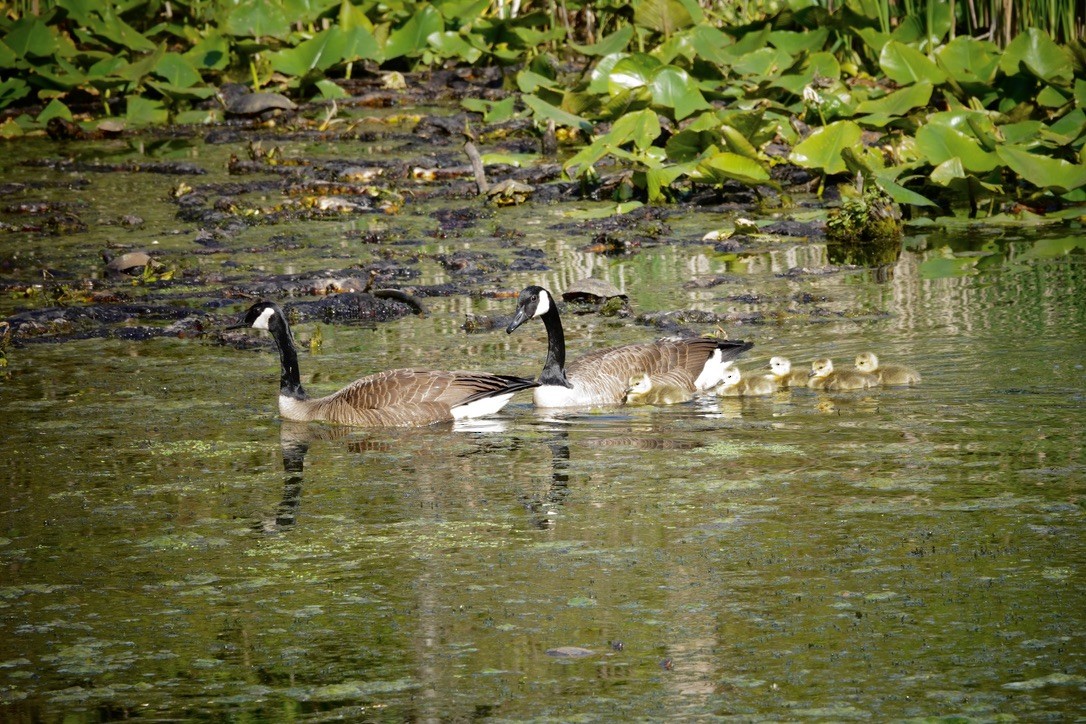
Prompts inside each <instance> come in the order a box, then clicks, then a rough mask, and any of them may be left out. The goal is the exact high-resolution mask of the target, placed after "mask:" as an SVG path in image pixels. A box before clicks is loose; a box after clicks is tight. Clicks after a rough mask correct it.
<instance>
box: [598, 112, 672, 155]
mask: <svg viewBox="0 0 1086 724" xmlns="http://www.w3.org/2000/svg"><path fill="white" fill-rule="evenodd" d="M659 136H660V120H659V119H658V118H657V117H656V113H655V112H653V111H651V110H648V109H645V110H642V111H637V112H636V113H628V114H626V115H625V116H622V117H621V118H619V119H618V120H617V121H615V122H614V124H613V125H612V126H611V130H610V132H609V133H607V135H606V136H605V137H604V140H605V142H606V143H608V144H610V145H611V146H614V147H618V146H621V145H622V144H624V143H628V142H629V141H633V143H634V145H635V146H637V148H639V149H646V148H648V147H649V146H651V145H652V142H653V141H655V140H656V139H657V138H658V137H659Z"/></svg>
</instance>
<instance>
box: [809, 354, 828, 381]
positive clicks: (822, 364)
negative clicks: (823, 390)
mask: <svg viewBox="0 0 1086 724" xmlns="http://www.w3.org/2000/svg"><path fill="white" fill-rule="evenodd" d="M832 372H833V360H831V359H830V358H829V357H820V358H819V359H816V360H815V361H814V362H812V363H811V372H810V374H809V375H807V376H808V377H829V375H830V373H832Z"/></svg>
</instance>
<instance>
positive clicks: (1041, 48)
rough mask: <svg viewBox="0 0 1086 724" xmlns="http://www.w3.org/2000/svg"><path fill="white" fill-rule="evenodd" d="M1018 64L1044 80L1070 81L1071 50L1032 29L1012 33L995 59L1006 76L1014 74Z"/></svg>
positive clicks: (1072, 68)
mask: <svg viewBox="0 0 1086 724" xmlns="http://www.w3.org/2000/svg"><path fill="white" fill-rule="evenodd" d="M1020 65H1021V66H1025V67H1026V68H1027V69H1028V70H1029V71H1030V72H1031V73H1033V74H1034V75H1036V76H1037V77H1038V78H1040V79H1041V80H1043V81H1046V82H1048V83H1059V84H1070V83H1071V80H1072V78H1073V77H1074V58H1073V57H1072V56H1071V51H1069V50H1068V49H1067V48H1062V47H1060V46H1059V45H1056V44H1055V43H1054V42H1052V39H1051V38H1049V37H1048V35H1047V34H1045V33H1044V32H1042V31H1040V30H1037V29H1036V28H1028V29H1027V30H1026V31H1025V32H1024V33H1019V34H1018V35H1017V36H1015V38H1014V40H1012V41H1011V42H1010V45H1008V46H1007V47H1006V49H1004V51H1003V56H1002V57H1001V58H1000V61H999V67H1000V68H1002V69H1003V72H1004V73H1006V74H1007V75H1014V74H1015V73H1017V72H1018V69H1019V66H1020Z"/></svg>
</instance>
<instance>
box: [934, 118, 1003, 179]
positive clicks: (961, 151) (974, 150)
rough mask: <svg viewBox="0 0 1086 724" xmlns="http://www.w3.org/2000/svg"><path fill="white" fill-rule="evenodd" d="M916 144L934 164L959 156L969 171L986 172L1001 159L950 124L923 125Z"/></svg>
mask: <svg viewBox="0 0 1086 724" xmlns="http://www.w3.org/2000/svg"><path fill="white" fill-rule="evenodd" d="M916 145H917V147H918V148H919V149H920V152H921V153H922V154H923V155H924V156H925V157H926V159H927V161H928V162H929V163H931V165H933V166H938V165H939V164H941V163H943V162H944V161H947V160H950V159H953V158H958V159H960V160H961V164H962V166H963V167H964V168H965V169H966V170H967V171H970V172H973V173H984V172H986V171H991V170H992V169H993V168H995V167H996V166H998V165H999V159H998V158H996V157H995V156H993V155H992V154H991V153H988V152H987V151H985V150H984V149H983V148H981V147H980V144H979V143H977V141H976V140H975V139H973V138H971V137H970V136H967V135H965V134H964V133H962V132H961V131H958V130H957V129H955V128H952V127H950V126H943V125H939V124H935V123H929V124H927V125H925V126H921V128H920V129H919V130H918V131H917V132H916Z"/></svg>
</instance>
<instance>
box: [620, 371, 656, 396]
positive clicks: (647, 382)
mask: <svg viewBox="0 0 1086 724" xmlns="http://www.w3.org/2000/svg"><path fill="white" fill-rule="evenodd" d="M651 389H652V378H651V377H649V375H648V373H647V372H646V373H645V374H643V375H641V376H637V375H634V376H633V377H631V378H630V386H629V388H628V389H627V390H626V394H627V395H643V394H645V393H646V392H648V391H649V390H651Z"/></svg>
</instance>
